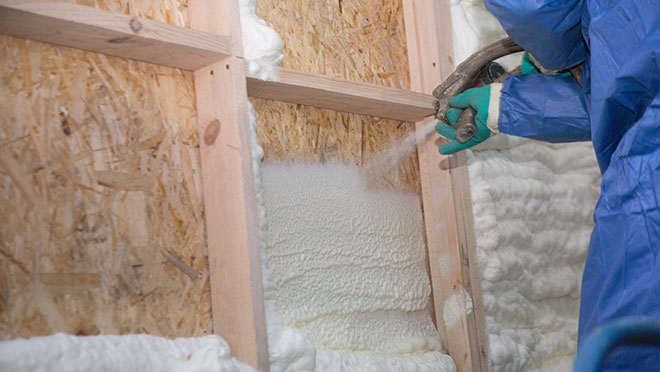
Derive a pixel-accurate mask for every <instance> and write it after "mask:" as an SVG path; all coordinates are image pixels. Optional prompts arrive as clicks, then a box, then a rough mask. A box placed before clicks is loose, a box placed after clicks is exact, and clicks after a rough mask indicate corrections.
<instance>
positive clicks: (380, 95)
mask: <svg viewBox="0 0 660 372" xmlns="http://www.w3.org/2000/svg"><path fill="white" fill-rule="evenodd" d="M279 76H280V81H277V82H272V81H263V80H259V79H256V78H253V77H248V80H247V84H248V85H247V86H248V95H249V96H251V97H258V98H266V99H271V100H275V101H281V102H288V103H296V104H302V105H309V106H314V107H320V108H325V109H330V110H335V111H341V112H351V113H354V114H360V115H369V116H374V117H380V118H383V119H394V120H402V121H411V122H414V121H418V120H422V119H423V118H424V117H426V116H431V115H433V114H435V109H434V99H433V97H432V96H431V95H428V94H422V93H418V92H411V91H407V90H403V89H397V88H390V87H383V86H378V85H374V84H367V83H360V82H355V81H350V80H345V79H338V78H333V77H329V76H325V75H319V74H313V73H309V72H302V71H296V70H292V69H286V68H281V69H280V70H279Z"/></svg>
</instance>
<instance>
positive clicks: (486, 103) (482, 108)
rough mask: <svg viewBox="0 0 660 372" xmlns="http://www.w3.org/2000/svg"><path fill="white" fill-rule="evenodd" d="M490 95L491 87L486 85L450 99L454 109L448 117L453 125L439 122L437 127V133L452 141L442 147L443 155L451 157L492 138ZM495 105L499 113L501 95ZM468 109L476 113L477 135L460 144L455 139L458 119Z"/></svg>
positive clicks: (448, 112) (451, 109)
mask: <svg viewBox="0 0 660 372" xmlns="http://www.w3.org/2000/svg"><path fill="white" fill-rule="evenodd" d="M500 87H501V84H499V85H498V88H500ZM498 91H499V90H498ZM490 95H491V85H485V86H483V87H478V88H472V89H468V90H466V91H465V92H463V93H461V94H459V95H456V96H454V97H451V98H450V99H449V105H450V106H451V107H452V108H450V109H448V110H447V113H446V115H447V120H448V121H449V123H450V124H451V125H449V124H446V123H442V122H439V123H438V124H437V125H436V126H435V130H436V132H438V133H439V134H440V135H441V136H443V137H445V138H447V139H449V140H450V142H449V143H446V144H444V145H442V146H441V147H440V153H441V154H443V155H450V154H453V153H456V152H459V151H462V150H465V149H468V148H470V147H472V146H475V145H477V144H479V143H481V142H483V141H485V140H486V139H487V138H488V137H490V135H491V132H492V131H491V129H490V128H488V109H489V108H490V104H491V102H490ZM495 104H497V105H498V112H499V95H498V97H497V102H496V103H495ZM467 107H472V108H473V109H474V110H475V111H476V115H475V117H474V122H475V124H476V125H477V133H476V134H475V135H474V137H472V139H470V140H469V141H467V142H466V143H458V142H457V141H456V138H455V137H454V136H455V133H456V121H458V118H459V117H460V116H461V114H462V113H463V109H465V108H467ZM496 120H497V118H496Z"/></svg>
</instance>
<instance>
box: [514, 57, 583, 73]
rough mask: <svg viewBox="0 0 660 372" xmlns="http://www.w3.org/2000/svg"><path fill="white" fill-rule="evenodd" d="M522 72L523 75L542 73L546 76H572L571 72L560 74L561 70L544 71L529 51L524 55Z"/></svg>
mask: <svg viewBox="0 0 660 372" xmlns="http://www.w3.org/2000/svg"><path fill="white" fill-rule="evenodd" d="M520 71H521V72H522V73H523V74H536V73H539V72H542V73H544V74H546V75H557V76H571V73H570V72H569V71H564V72H560V71H559V70H547V69H544V68H543V67H542V66H541V65H540V64H539V63H538V62H537V61H536V60H535V59H534V57H533V56H532V55H531V54H529V52H527V51H525V53H523V56H522V61H521V62H520Z"/></svg>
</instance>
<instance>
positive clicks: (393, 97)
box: [0, 0, 435, 121]
mask: <svg viewBox="0 0 660 372" xmlns="http://www.w3.org/2000/svg"><path fill="white" fill-rule="evenodd" d="M0 33H2V34H6V35H11V36H17V37H22V38H26V39H31V40H37V41H42V42H46V43H51V44H57V45H62V46H67V47H71V48H76V49H82V50H87V51H92V52H98V53H103V54H108V55H112V56H117V57H123V58H128V59H134V60H138V61H143V62H149V63H154V64H158V65H164V66H170V67H176V68H180V69H184V70H191V71H195V70H199V69H201V68H202V67H205V66H208V65H210V64H212V63H215V62H218V61H220V60H221V59H223V58H226V57H228V56H231V55H235V53H232V45H231V41H230V38H229V37H228V36H222V35H216V34H212V33H209V32H204V31H199V30H196V29H191V28H185V27H179V26H173V25H168V24H165V23H161V22H155V21H151V20H148V19H144V18H137V17H131V16H128V15H123V14H115V13H110V12H106V11H103V10H99V9H95V8H91V7H87V6H83V5H77V4H70V3H62V2H59V1H52V0H51V1H40V0H28V1H26V0H0ZM279 74H280V81H279V82H271V81H262V80H259V79H257V78H253V77H248V80H247V85H248V95H250V96H252V97H258V98H266V99H271V100H276V101H283V102H289V103H296V104H302V105H310V106H316V107H321V108H325V109H330V110H335V111H343V112H352V113H356V114H361V115H369V116H376V117H381V118H384V119H395V120H402V121H418V120H421V119H422V118H424V117H426V116H430V115H433V113H434V111H435V110H434V100H433V97H432V96H431V95H428V94H422V93H417V92H411V91H407V90H403V89H396V88H389V87H383V86H378V85H375V84H367V83H359V82H355V81H350V80H344V79H337V78H332V77H328V76H325V75H319V74H312V73H308V72H301V71H296V70H291V69H280V72H279Z"/></svg>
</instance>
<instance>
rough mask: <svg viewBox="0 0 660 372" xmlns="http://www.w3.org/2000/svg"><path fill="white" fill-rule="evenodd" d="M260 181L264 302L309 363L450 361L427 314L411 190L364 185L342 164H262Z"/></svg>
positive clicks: (399, 367) (436, 366)
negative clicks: (297, 339)
mask: <svg viewBox="0 0 660 372" xmlns="http://www.w3.org/2000/svg"><path fill="white" fill-rule="evenodd" d="M261 182H262V185H263V191H262V198H263V203H264V206H265V212H266V217H267V218H266V220H267V226H266V234H267V238H266V241H267V243H266V247H265V251H264V254H263V258H264V260H265V261H266V263H267V270H268V272H269V281H270V283H266V284H265V287H266V288H267V292H268V296H267V299H268V300H269V302H270V304H269V307H272V310H273V311H274V312H275V314H276V316H277V318H278V320H279V322H280V323H281V324H282V325H284V326H286V327H289V329H290V330H291V331H292V332H296V333H300V334H302V335H304V337H305V339H306V340H307V345H308V346H311V347H310V352H311V351H312V349H313V351H315V352H316V361H315V368H316V370H317V371H323V370H328V371H329V370H336V368H340V369H343V370H355V371H362V370H382V371H391V370H395V371H407V370H427V371H453V370H454V364H453V362H452V360H451V358H449V357H448V356H447V355H445V354H444V353H443V352H442V346H441V342H440V338H439V335H438V332H437V330H436V329H435V326H434V324H433V321H432V319H431V310H430V308H429V299H430V294H431V287H430V281H429V276H428V271H427V266H426V265H427V264H426V247H425V243H424V231H423V228H424V225H423V222H422V212H421V207H420V202H419V198H418V196H417V194H415V193H412V192H404V191H393V190H383V189H373V188H370V187H369V185H368V182H367V178H366V177H365V176H364V174H363V173H362V171H361V170H360V168H358V167H355V166H350V165H343V164H266V165H264V166H263V167H262V181H261ZM269 332H270V330H269ZM271 354H272V353H271Z"/></svg>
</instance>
